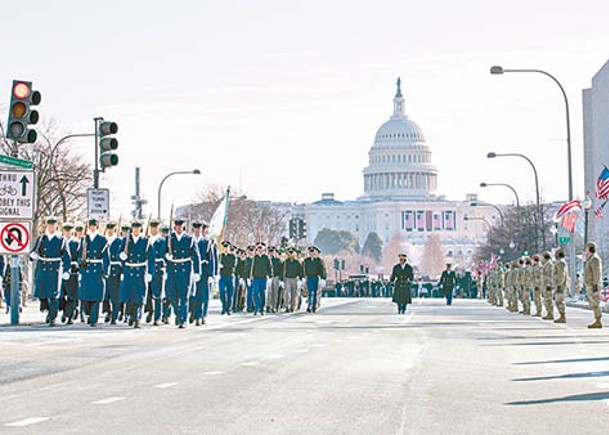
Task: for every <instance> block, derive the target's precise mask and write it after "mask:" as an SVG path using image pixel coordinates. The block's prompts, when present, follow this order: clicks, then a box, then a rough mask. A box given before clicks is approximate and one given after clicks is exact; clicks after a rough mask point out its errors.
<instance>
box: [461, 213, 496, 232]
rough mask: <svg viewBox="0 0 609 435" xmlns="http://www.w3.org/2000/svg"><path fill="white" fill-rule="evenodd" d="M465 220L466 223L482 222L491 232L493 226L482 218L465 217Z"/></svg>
mask: <svg viewBox="0 0 609 435" xmlns="http://www.w3.org/2000/svg"><path fill="white" fill-rule="evenodd" d="M463 220H464V221H482V222H484V223H485V224H486V226H487V227H488V230H489V231H490V230H491V224H490V223H489V221H487V220H486V219H484V218H483V217H482V216H467V215H466V216H463Z"/></svg>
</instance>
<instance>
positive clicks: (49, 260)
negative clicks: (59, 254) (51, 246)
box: [38, 257, 61, 263]
mask: <svg viewBox="0 0 609 435" xmlns="http://www.w3.org/2000/svg"><path fill="white" fill-rule="evenodd" d="M38 259H39V260H40V261H46V262H49V263H50V262H53V261H61V258H46V257H38Z"/></svg>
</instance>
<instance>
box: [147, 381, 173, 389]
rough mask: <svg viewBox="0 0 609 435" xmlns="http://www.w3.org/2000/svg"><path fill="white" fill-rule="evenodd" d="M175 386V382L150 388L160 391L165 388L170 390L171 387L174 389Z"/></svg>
mask: <svg viewBox="0 0 609 435" xmlns="http://www.w3.org/2000/svg"><path fill="white" fill-rule="evenodd" d="M176 385H178V383H177V382H165V383H164V384H159V385H155V386H154V387H152V388H160V389H165V388H171V387H175V386H176Z"/></svg>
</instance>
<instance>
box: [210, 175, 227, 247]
mask: <svg viewBox="0 0 609 435" xmlns="http://www.w3.org/2000/svg"><path fill="white" fill-rule="evenodd" d="M229 195H230V186H229V187H228V188H227V189H226V196H225V197H224V199H223V200H222V202H221V203H220V204H219V205H218V208H217V209H216V211H215V212H214V214H213V216H212V217H211V219H210V221H209V237H210V238H214V239H218V238H219V237H220V236H221V235H222V230H224V226H225V225H226V219H227V217H228V197H229Z"/></svg>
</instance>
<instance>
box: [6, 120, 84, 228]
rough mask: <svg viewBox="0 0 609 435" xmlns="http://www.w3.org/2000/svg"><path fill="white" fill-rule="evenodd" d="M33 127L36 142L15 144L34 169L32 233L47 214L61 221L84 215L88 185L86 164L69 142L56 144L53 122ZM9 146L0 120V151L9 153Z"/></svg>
mask: <svg viewBox="0 0 609 435" xmlns="http://www.w3.org/2000/svg"><path fill="white" fill-rule="evenodd" d="M36 130H37V132H38V140H37V141H36V143H33V144H20V145H19V147H18V157H19V158H21V159H24V160H29V161H31V162H32V163H33V164H34V171H35V172H36V204H35V214H34V222H33V225H34V233H35V234H36V233H37V230H38V228H39V222H40V219H41V218H42V217H44V216H47V215H56V216H58V217H59V218H60V219H61V220H62V221H63V222H65V221H66V220H69V219H82V218H83V217H84V216H85V215H86V189H87V187H89V186H90V185H91V177H92V175H91V167H90V165H89V164H88V163H86V162H85V160H84V157H83V156H82V155H80V154H78V153H77V152H76V151H74V149H73V148H71V147H70V145H69V142H67V141H66V142H63V143H61V144H58V141H59V139H60V137H61V136H62V134H61V132H60V128H59V126H58V124H57V123H56V122H55V121H53V120H51V121H49V122H47V123H46V124H43V125H42V126H39V127H38V128H37V129H36ZM12 148H13V147H12V144H11V143H10V141H9V140H8V139H6V135H5V128H4V125H3V124H2V122H0V152H2V153H4V154H10V153H11V150H12Z"/></svg>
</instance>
